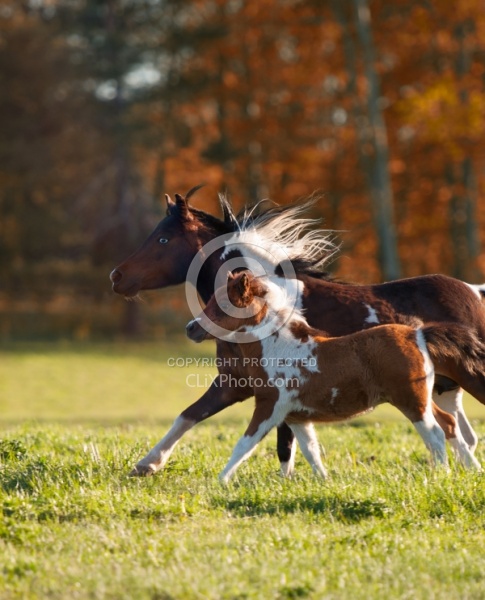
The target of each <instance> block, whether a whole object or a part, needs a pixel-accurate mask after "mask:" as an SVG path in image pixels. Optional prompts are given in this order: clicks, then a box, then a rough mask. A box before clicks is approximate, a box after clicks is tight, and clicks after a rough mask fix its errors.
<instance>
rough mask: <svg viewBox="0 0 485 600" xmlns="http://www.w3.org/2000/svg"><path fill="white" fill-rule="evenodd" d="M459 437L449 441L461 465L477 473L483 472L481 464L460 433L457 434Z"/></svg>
mask: <svg viewBox="0 0 485 600" xmlns="http://www.w3.org/2000/svg"><path fill="white" fill-rule="evenodd" d="M456 433H457V434H458V435H457V436H456V438H451V439H449V440H448V441H449V442H450V445H451V447H452V448H453V450H454V452H455V455H456V456H457V457H458V460H459V461H460V462H461V464H462V465H463V466H464V467H466V468H467V469H476V470H477V471H481V470H482V466H481V464H480V463H479V462H478V460H477V459H476V458H475V457H474V456H473V454H472V452H471V451H470V448H469V447H468V444H467V443H466V441H465V440H464V439H463V437H462V436H461V434H460V432H459V431H457V432H456Z"/></svg>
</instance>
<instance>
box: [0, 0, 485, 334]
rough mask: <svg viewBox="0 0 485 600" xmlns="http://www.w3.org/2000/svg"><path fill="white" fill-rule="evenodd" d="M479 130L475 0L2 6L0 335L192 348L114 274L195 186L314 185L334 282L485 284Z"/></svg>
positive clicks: (482, 25) (306, 191) (282, 198)
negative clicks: (116, 285) (122, 294)
mask: <svg viewBox="0 0 485 600" xmlns="http://www.w3.org/2000/svg"><path fill="white" fill-rule="evenodd" d="M484 134H485V11H484V10H483V2H482V1H481V0H455V2H450V1H449V0H434V1H429V2H426V1H419V2H417V1H409V0H393V1H392V2H385V1H384V0H327V1H321V0H318V1H317V0H315V1H311V0H302V1H299V0H258V1H257V2H243V1H242V0H227V1H222V0H206V1H195V0H194V1H191V0H179V1H174V0H117V1H115V0H104V1H99V0H30V1H21V0H17V1H15V0H4V1H3V2H2V4H1V6H0V339H10V338H19V337H20V338H27V337H52V336H68V337H74V338H76V339H86V338H93V337H94V338H95V337H103V336H114V335H119V334H122V333H123V332H124V333H125V334H132V335H136V334H138V335H143V336H148V337H163V336H165V335H168V334H170V333H171V332H172V331H179V329H180V325H181V323H182V322H183V321H184V319H185V316H184V305H185V300H184V296H183V290H165V291H163V292H151V293H148V294H146V295H145V298H146V303H144V304H141V305H140V304H133V303H130V304H128V303H125V302H124V301H123V300H122V299H121V298H119V297H116V296H114V295H113V294H112V293H111V290H110V284H109V280H108V274H109V272H110V270H111V269H112V268H113V267H114V266H115V265H116V264H117V263H118V262H120V261H121V260H122V259H124V258H125V257H126V256H127V255H128V254H130V253H131V252H132V251H133V249H134V248H135V247H136V246H137V244H138V243H139V242H140V241H142V240H143V239H144V237H145V236H146V234H147V233H148V232H149V231H150V229H151V228H152V227H153V226H154V224H155V223H156V222H157V221H158V220H159V219H160V218H161V216H162V204H161V198H162V197H163V194H164V193H165V192H168V193H170V194H173V193H175V192H179V193H184V192H185V191H187V190H188V189H189V188H191V187H193V186H194V185H197V184H199V183H206V184H207V185H206V187H205V188H204V189H203V190H201V191H200V192H199V193H198V194H197V196H196V197H195V198H194V203H195V204H196V205H197V206H198V207H199V208H202V209H205V210H209V211H211V212H214V213H215V212H217V210H218V209H217V193H218V192H219V191H228V192H229V195H230V196H231V198H232V199H233V202H234V204H235V205H236V206H237V207H240V206H241V205H243V204H244V203H247V202H252V201H254V200H258V199H262V198H270V199H272V200H275V201H277V202H279V203H286V202H293V201H295V200H298V199H300V198H304V197H306V196H308V195H310V194H312V193H313V192H314V191H315V190H318V191H319V192H320V193H321V194H322V197H321V199H320V201H319V203H318V205H317V207H316V209H315V211H314V215H313V216H321V217H322V218H323V220H324V226H325V227H326V228H331V229H338V230H341V231H342V233H341V239H342V240H343V247H342V253H341V255H340V258H338V259H337V260H336V262H335V263H334V264H333V267H332V268H333V270H334V272H335V274H337V275H338V276H340V277H343V278H346V279H351V280H353V281H357V282H363V283H364V282H378V281H383V280H389V279H392V278H397V277H406V276H412V275H418V274H424V273H431V272H440V273H446V274H450V275H453V276H456V277H459V278H461V279H464V280H466V281H469V282H478V281H483V280H484V279H485V255H484V254H483V253H482V251H481V240H483V238H484V234H485V204H484V203H483V201H481V198H482V196H483V192H484V184H485V146H484V142H483V140H484Z"/></svg>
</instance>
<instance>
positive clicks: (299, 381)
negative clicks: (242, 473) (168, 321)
mask: <svg viewBox="0 0 485 600" xmlns="http://www.w3.org/2000/svg"><path fill="white" fill-rule="evenodd" d="M275 280H276V278H273V280H272V278H264V279H261V278H256V277H254V276H253V275H252V274H251V273H250V272H242V273H239V274H238V275H236V276H233V275H231V274H229V279H228V285H227V291H226V287H225V286H224V287H223V288H219V289H218V290H216V292H215V294H214V296H213V297H212V298H211V300H210V301H209V303H208V305H207V306H206V307H205V309H204V311H203V313H202V314H201V315H200V316H199V317H198V318H195V319H194V320H193V321H190V322H189V324H188V325H187V335H188V336H189V338H190V339H192V340H194V341H196V342H201V341H203V340H206V339H212V338H213V337H214V331H215V330H216V328H215V327H214V326H216V327H219V328H224V329H225V330H227V331H229V332H232V334H231V333H230V334H229V335H228V336H227V339H231V337H232V336H234V337H236V336H235V335H234V334H236V333H244V341H241V342H239V343H238V341H235V342H234V343H238V347H239V349H240V352H241V354H242V356H243V359H244V361H245V363H246V364H247V365H248V367H247V369H248V380H249V381H250V382H251V384H252V386H253V394H254V397H255V409H254V413H253V416H252V418H251V422H250V423H249V426H248V428H247V429H246V432H245V434H244V436H243V437H242V438H240V440H239V441H238V443H237V444H236V446H235V448H234V451H233V454H232V456H231V458H230V460H229V462H228V463H227V465H226V467H225V468H224V470H223V471H222V473H221V475H220V478H221V480H222V481H224V482H227V481H228V480H229V479H230V478H231V477H232V475H233V474H234V472H235V471H236V469H237V468H238V466H239V465H240V464H241V463H242V462H243V461H244V460H246V459H247V458H248V457H249V456H250V455H251V453H252V452H253V450H254V449H255V447H256V445H257V444H258V443H259V442H260V441H261V439H262V438H263V437H264V436H265V435H266V434H267V433H268V432H269V431H270V430H271V429H272V428H273V427H276V426H278V425H279V424H281V423H282V422H283V421H286V423H287V424H289V425H290V427H291V429H292V431H293V433H294V434H295V435H296V437H297V439H298V442H299V444H300V447H301V448H302V450H303V453H304V455H305V457H306V458H307V460H308V462H309V463H310V465H311V466H312V467H313V469H314V471H315V472H316V473H318V474H319V475H321V476H322V477H325V476H326V471H325V468H324V466H323V465H322V462H321V460H320V453H319V450H318V442H317V441H316V437H315V433H314V429H313V426H312V423H311V422H317V421H318V422H334V421H342V420H346V419H349V418H351V417H354V416H357V415H361V414H363V413H365V412H368V411H370V410H372V409H373V408H375V407H376V406H377V405H379V404H381V403H383V402H389V403H390V404H392V405H393V406H395V407H396V408H398V409H399V410H400V411H401V412H402V413H403V414H404V415H405V416H406V417H407V418H408V419H409V420H410V421H411V422H412V423H413V425H414V426H415V428H416V430H417V431H418V433H419V434H420V435H421V437H422V438H423V441H424V443H425V444H426V446H427V447H428V448H429V450H430V451H431V453H432V456H433V458H434V460H435V461H436V462H438V463H441V464H445V465H446V464H447V455H446V449H445V436H446V438H447V439H448V441H449V442H450V444H451V445H452V447H453V449H454V451H455V453H456V455H457V456H458V459H459V460H460V461H461V462H462V463H463V464H464V466H466V467H475V468H477V469H480V468H481V467H480V464H479V463H478V461H477V460H476V458H475V457H474V456H473V454H472V453H471V452H470V449H469V447H468V445H467V443H466V442H465V440H464V439H463V437H462V436H461V433H460V430H459V428H458V427H456V421H455V419H454V417H453V416H451V415H450V414H448V413H446V412H443V411H442V410H441V409H439V408H438V407H437V406H436V405H435V404H434V403H433V399H432V390H433V382H434V376H435V371H436V372H441V373H442V374H443V375H446V376H448V377H456V376H457V373H461V372H462V367H460V368H457V366H458V363H459V364H460V365H463V366H464V368H465V369H466V370H467V371H468V372H469V375H470V376H473V373H474V371H476V370H477V369H481V367H482V364H483V361H484V359H485V344H483V343H482V342H480V341H479V340H478V339H477V338H476V336H474V334H471V333H469V331H468V330H466V329H464V328H463V327H461V326H459V325H456V324H451V325H447V324H439V325H428V326H424V327H418V328H413V327H409V326H406V325H382V326H380V327H374V328H372V329H369V330H367V331H360V332H358V333H353V334H351V335H347V336H343V337H337V338H330V337H327V335H326V334H325V333H324V332H322V331H319V330H317V329H313V328H311V327H310V326H309V325H308V323H307V322H306V320H305V319H304V318H303V316H302V314H301V312H300V311H298V310H297V311H293V308H292V307H291V306H288V305H287V304H286V302H287V296H286V294H285V291H284V289H283V288H282V287H281V285H280V284H278V281H277V280H276V281H275ZM228 301H229V303H230V304H232V306H233V307H235V308H236V309H239V311H240V313H242V314H239V315H238V316H235V315H234V314H232V315H231V314H229V312H230V311H229V306H230V304H228V303H227V302H228ZM469 379H470V378H467V379H466V380H464V381H462V380H461V379H460V378H459V376H458V379H457V381H458V383H459V384H460V385H461V386H462V387H464V388H465V389H467V383H468V381H469ZM440 425H441V427H440Z"/></svg>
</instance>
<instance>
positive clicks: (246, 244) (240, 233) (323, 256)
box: [221, 198, 340, 272]
mask: <svg viewBox="0 0 485 600" xmlns="http://www.w3.org/2000/svg"><path fill="white" fill-rule="evenodd" d="M224 201H225V199H224V198H221V203H222V202H224ZM315 202H316V199H314V198H312V199H310V200H308V201H306V202H304V203H301V204H298V205H292V206H275V207H271V208H269V209H267V210H264V211H262V212H260V213H258V214H255V213H256V211H257V210H258V208H259V207H260V205H261V203H258V204H257V205H256V206H254V207H252V208H251V209H246V210H245V211H244V212H243V214H242V216H240V217H238V219H237V230H236V231H235V232H234V233H233V234H232V235H231V236H230V237H228V239H227V241H226V251H225V254H227V253H229V252H230V251H231V250H239V251H240V252H241V253H242V255H243V256H244V257H248V258H253V259H255V260H257V261H259V262H260V264H261V265H262V266H263V268H264V269H265V270H267V272H268V270H269V269H271V270H272V271H273V272H274V268H275V267H277V266H278V265H279V264H280V263H282V262H284V261H288V260H289V261H291V262H297V261H301V262H303V263H305V264H309V265H311V267H312V268H313V269H314V270H315V271H322V270H323V267H324V265H327V264H328V263H329V262H330V259H331V258H332V257H333V256H334V254H335V253H336V252H337V251H338V250H339V248H340V244H337V243H335V232H334V231H331V230H324V229H317V228H316V227H317V226H318V225H319V224H320V222H321V220H320V219H310V218H307V217H303V216H302V215H303V214H304V213H306V212H307V211H308V210H309V209H310V208H311V207H312V206H313V204H315ZM248 266H249V267H250V268H251V266H250V265H248Z"/></svg>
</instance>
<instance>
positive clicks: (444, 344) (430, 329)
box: [420, 323, 485, 404]
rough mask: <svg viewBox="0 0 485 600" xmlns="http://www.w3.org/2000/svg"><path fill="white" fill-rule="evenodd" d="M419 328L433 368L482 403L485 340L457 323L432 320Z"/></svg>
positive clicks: (484, 384)
mask: <svg viewBox="0 0 485 600" xmlns="http://www.w3.org/2000/svg"><path fill="white" fill-rule="evenodd" d="M420 330H421V331H422V333H423V335H424V339H425V340H426V346H427V348H428V352H429V355H430V357H431V360H432V362H433V364H434V366H435V370H436V371H437V372H438V373H441V374H442V375H445V376H447V377H450V378H451V379H453V380H454V381H456V382H457V383H458V385H460V387H462V388H464V389H465V390H467V391H468V392H469V393H470V394H472V396H475V398H477V399H478V400H479V401H480V402H482V403H483V404H485V342H484V341H483V340H481V339H480V338H479V337H478V336H477V335H476V333H475V332H474V331H473V330H472V329H469V328H467V327H465V326H464V325H459V324H458V323H432V324H429V325H425V326H423V327H421V328H420Z"/></svg>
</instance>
